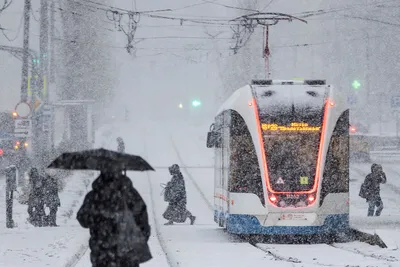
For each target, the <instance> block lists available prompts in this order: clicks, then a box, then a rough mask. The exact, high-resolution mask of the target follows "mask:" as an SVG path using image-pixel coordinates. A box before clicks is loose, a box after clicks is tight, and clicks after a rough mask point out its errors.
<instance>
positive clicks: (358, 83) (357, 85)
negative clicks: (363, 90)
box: [351, 80, 361, 89]
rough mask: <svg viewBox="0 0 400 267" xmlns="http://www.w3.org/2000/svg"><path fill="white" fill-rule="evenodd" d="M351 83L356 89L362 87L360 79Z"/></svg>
mask: <svg viewBox="0 0 400 267" xmlns="http://www.w3.org/2000/svg"><path fill="white" fill-rule="evenodd" d="M351 85H352V86H353V88H354V89H358V88H360V86H361V83H360V82H359V81H357V80H355V81H354V82H353V83H352V84H351Z"/></svg>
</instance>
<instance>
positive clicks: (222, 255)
mask: <svg viewBox="0 0 400 267" xmlns="http://www.w3.org/2000/svg"><path fill="white" fill-rule="evenodd" d="M115 129H118V130H117V131H114V133H112V134H111V135H110V136H109V140H111V141H109V142H108V144H109V145H110V147H109V148H115V147H116V144H115V142H114V140H115V138H116V137H117V136H122V137H123V138H124V139H125V142H126V148H127V152H128V153H133V154H139V155H142V156H143V157H144V158H145V159H147V160H148V161H149V162H150V164H152V165H153V166H155V167H157V168H156V172H149V173H143V174H138V173H133V172H131V173H129V176H130V177H131V178H132V180H133V182H134V185H135V186H136V187H137V188H138V189H139V192H140V193H141V194H142V196H143V198H144V199H145V201H146V202H147V205H148V209H149V215H150V223H151V225H152V231H153V233H152V237H151V240H150V247H151V250H152V253H153V256H154V259H153V260H151V261H150V262H148V263H146V264H144V265H143V266H167V258H168V260H169V261H170V262H171V266H178V265H179V266H189V267H190V266H196V267H197V266H254V265H265V264H268V265H271V266H296V267H297V266H379V267H380V266H399V264H397V263H398V260H399V259H400V253H399V252H398V251H397V250H394V247H393V249H382V248H379V247H377V246H370V245H368V244H365V243H361V242H351V243H344V244H332V245H326V244H311V245H280V244H257V246H258V247H259V248H256V247H253V246H252V245H250V244H248V243H245V242H243V241H242V240H240V239H238V238H235V237H233V236H230V235H228V234H226V233H225V232H224V231H223V230H222V229H220V228H219V227H218V226H217V225H216V224H215V223H214V221H213V212H212V205H211V204H212V201H213V184H214V183H213V171H212V169H211V168H210V164H212V151H209V150H208V149H207V148H206V147H205V145H204V144H205V134H206V131H207V129H208V126H207V127H205V128H204V126H201V125H200V126H199V125H197V126H191V125H187V124H182V125H179V127H178V125H176V124H169V125H168V124H162V123H147V124H146V126H145V127H142V128H141V129H142V130H141V131H142V133H141V134H137V133H133V132H132V130H131V129H133V128H131V127H130V126H129V125H125V126H119V127H116V128H115ZM143 129H144V130H143ZM160 129H162V130H163V134H162V135H161V134H159V131H160ZM173 163H178V164H180V165H181V166H185V168H183V174H184V176H185V180H186V187H187V191H188V209H189V210H190V211H191V212H192V213H193V214H194V215H195V216H197V220H196V223H195V225H193V226H191V225H189V222H188V221H187V222H186V223H184V224H177V225H173V226H164V225H163V224H164V223H165V220H164V219H163V218H162V213H163V212H164V210H165V208H166V203H165V202H164V201H163V197H162V196H161V195H160V192H161V187H160V184H161V183H166V182H167V181H168V180H169V179H170V175H169V174H168V170H167V167H168V166H170V165H171V164H173ZM352 172H354V171H352ZM353 175H358V176H359V177H361V176H360V174H357V172H356V173H355V174H353ZM353 175H352V176H353ZM149 179H150V184H151V187H149ZM355 179H356V180H359V178H355ZM352 188H356V187H354V186H352ZM353 191H354V192H355V191H356V190H352V192H353ZM357 194H358V192H357ZM352 195H354V193H352ZM359 204H360V203H359ZM360 205H362V203H361V204H360ZM363 211H364V209H363V207H362V206H360V209H359V214H360V216H363ZM360 218H361V217H360ZM363 218H364V219H365V216H364V217H363ZM157 233H159V235H157ZM161 246H164V247H165V251H166V253H167V257H166V256H165V254H164V253H163V251H162V249H161ZM88 264H89V253H87V254H86V255H85V256H84V258H82V261H81V262H80V263H79V265H77V266H78V267H81V266H82V267H83V266H87V265H88ZM396 264H397V265H396Z"/></svg>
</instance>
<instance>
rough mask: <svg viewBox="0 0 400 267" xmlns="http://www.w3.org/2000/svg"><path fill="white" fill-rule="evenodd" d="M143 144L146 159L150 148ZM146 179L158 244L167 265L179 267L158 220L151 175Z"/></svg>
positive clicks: (144, 142) (147, 175)
mask: <svg viewBox="0 0 400 267" xmlns="http://www.w3.org/2000/svg"><path fill="white" fill-rule="evenodd" d="M143 144H144V151H145V152H144V156H145V157H146V158H148V148H147V144H146V140H143ZM146 177H147V182H148V186H149V190H150V201H151V206H152V209H151V210H152V211H151V212H152V215H153V225H154V228H155V232H156V236H157V240H158V243H159V244H160V246H161V249H162V251H163V253H164V255H165V258H166V260H167V264H168V265H169V266H170V267H178V266H179V262H178V261H177V260H176V259H175V258H174V256H173V253H172V251H170V250H169V249H168V246H167V244H166V242H165V240H164V238H163V236H162V233H161V227H160V222H159V221H158V219H157V212H156V209H155V207H156V202H155V200H154V199H155V197H154V190H153V185H152V183H151V175H150V172H146Z"/></svg>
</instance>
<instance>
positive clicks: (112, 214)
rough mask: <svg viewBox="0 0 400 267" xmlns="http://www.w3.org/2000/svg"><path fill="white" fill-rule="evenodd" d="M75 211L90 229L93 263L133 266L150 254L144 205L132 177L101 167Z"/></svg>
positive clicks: (103, 266) (99, 266) (107, 266)
mask: <svg viewBox="0 0 400 267" xmlns="http://www.w3.org/2000/svg"><path fill="white" fill-rule="evenodd" d="M92 188H93V189H92V190H91V191H90V192H89V193H88V194H87V195H86V197H85V199H84V202H83V204H82V207H81V208H80V210H79V212H78V214H77V220H78V221H79V223H80V225H81V226H82V227H84V228H89V230H90V240H89V247H90V250H91V254H90V260H91V262H92V266H93V267H111V266H113V267H137V266H139V264H140V263H143V262H146V261H149V260H150V259H151V258H152V255H151V253H150V249H149V246H148V244H147V242H148V240H149V237H150V225H149V222H148V214H147V207H146V204H145V202H144V201H143V199H142V197H141V196H140V194H139V193H138V192H137V191H136V190H135V189H134V187H133V185H132V181H131V180H130V179H129V178H128V177H127V176H125V175H123V174H122V173H120V172H111V171H105V172H102V173H101V174H100V176H99V177H98V178H97V179H96V180H95V181H94V182H93V184H92Z"/></svg>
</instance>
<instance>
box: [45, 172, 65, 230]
mask: <svg viewBox="0 0 400 267" xmlns="http://www.w3.org/2000/svg"><path fill="white" fill-rule="evenodd" d="M44 204H45V205H46V206H47V207H48V208H49V210H50V213H49V215H47V216H46V224H47V225H48V226H57V210H58V207H60V206H61V201H60V197H59V195H58V183H57V179H56V178H55V177H54V175H50V174H49V173H46V175H45V179H44Z"/></svg>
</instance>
